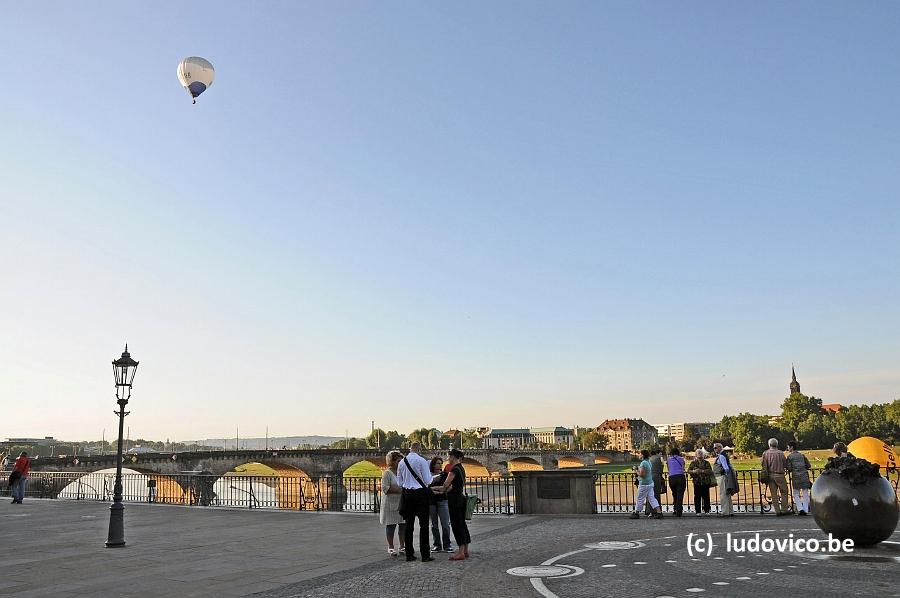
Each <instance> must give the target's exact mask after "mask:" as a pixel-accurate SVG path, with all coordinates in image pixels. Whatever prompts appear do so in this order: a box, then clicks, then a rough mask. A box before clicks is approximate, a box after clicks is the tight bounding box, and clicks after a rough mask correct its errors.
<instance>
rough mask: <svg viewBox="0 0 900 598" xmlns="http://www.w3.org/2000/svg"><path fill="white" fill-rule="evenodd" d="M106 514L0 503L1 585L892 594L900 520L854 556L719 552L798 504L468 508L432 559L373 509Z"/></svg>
mask: <svg viewBox="0 0 900 598" xmlns="http://www.w3.org/2000/svg"><path fill="white" fill-rule="evenodd" d="M108 521H109V508H108V504H105V503H94V502H83V501H79V502H74V501H49V500H46V501H42V500H26V502H25V504H24V505H10V504H9V503H8V502H4V503H0V532H2V534H0V537H2V541H3V546H4V547H5V548H6V550H5V551H4V553H3V557H2V558H0V595H7V594H9V595H14V596H17V597H31V596H34V597H41V598H43V597H45V596H66V597H68V596H102V597H108V596H109V597H112V596H114V597H116V598H120V597H125V596H148V597H149V596H152V597H161V596H178V597H179V598H181V597H185V596H204V597H213V596H214V597H216V598H220V597H227V596H246V595H251V594H256V595H258V596H259V597H260V598H263V597H268V598H288V597H295V596H296V597H303V598H307V597H314V596H323V597H329V596H340V597H341V598H356V597H366V596H378V597H381V596H384V595H386V594H387V595H403V596H423V597H432V596H433V597H436V598H443V597H457V596H460V597H468V596H490V597H491V598H505V597H510V598H511V597H515V598H530V597H534V598H542V597H543V598H570V597H572V598H574V597H581V596H591V597H604V596H616V597H628V596H641V597H643V596H649V597H651V598H655V597H658V596H695V595H697V594H701V593H702V594H703V595H709V596H729V597H730V596H766V597H767V598H774V597H775V596H778V597H779V598H782V597H785V596H788V597H789V596H790V595H791V594H803V595H806V594H810V593H815V594H816V596H817V598H826V597H837V596H850V595H860V596H878V597H879V598H882V597H885V596H898V595H900V533H895V534H894V536H893V537H892V539H891V540H892V543H884V544H883V545H881V546H882V547H881V549H880V550H878V551H859V552H857V553H854V555H853V558H854V559H855V560H847V559H844V560H834V559H831V560H823V559H822V558H821V557H822V556H823V555H809V556H810V557H811V558H804V555H799V554H776V555H770V554H765V553H748V554H728V553H723V552H722V550H723V548H722V544H723V543H724V541H725V538H726V536H725V534H726V533H728V532H730V533H732V535H733V536H734V537H739V536H742V537H743V536H748V535H749V534H750V533H755V532H756V531H759V532H760V533H761V534H762V536H763V537H770V538H786V537H789V534H791V533H793V534H794V536H795V538H801V537H802V538H806V537H816V538H820V537H823V534H822V533H821V532H819V531H818V530H817V529H815V524H814V522H813V520H812V518H811V517H805V518H800V517H784V518H777V519H776V518H775V517H774V516H772V515H766V516H761V515H738V516H737V517H733V518H729V519H717V518H694V517H685V518H680V519H676V518H672V517H667V518H665V519H663V520H662V521H654V520H647V519H641V520H639V521H632V520H629V519H628V518H627V517H626V516H624V515H603V516H584V517H562V516H561V517H522V516H516V517H506V516H476V518H475V520H474V521H473V522H472V533H473V544H472V552H473V558H472V559H470V560H467V561H464V562H451V561H448V560H447V556H448V555H446V554H443V553H439V554H436V555H435V557H436V559H437V560H435V561H434V562H431V563H422V562H421V561H416V562H413V563H407V562H405V560H403V559H402V557H390V556H388V555H387V553H386V550H385V546H384V535H383V533H384V532H383V528H382V527H381V526H380V525H379V524H378V520H377V517H376V516H375V515H372V514H366V515H363V514H345V513H297V512H290V511H255V510H254V511H250V510H247V509H244V510H225V509H205V508H182V507H172V506H163V505H138V504H129V505H127V506H126V511H125V531H126V540H127V541H128V546H126V547H125V548H117V549H107V548H105V547H104V546H103V542H104V540H105V539H106V530H107V525H108ZM690 533H695V534H697V533H700V534H703V535H704V536H701V537H705V534H706V533H709V534H712V536H711V537H712V538H713V543H715V544H716V545H717V546H715V547H714V552H713V554H712V555H709V556H701V555H699V554H694V555H693V556H691V555H689V554H688V553H687V548H686V536H687V534H690ZM602 542H618V543H623V544H600V543H602ZM757 554H759V555H760V556H756V555H757ZM812 557H816V558H812ZM522 567H537V568H535V569H526V570H522V569H519V568H522ZM510 571H512V573H519V574H520V575H514V574H512V573H510ZM726 584H727V585H726Z"/></svg>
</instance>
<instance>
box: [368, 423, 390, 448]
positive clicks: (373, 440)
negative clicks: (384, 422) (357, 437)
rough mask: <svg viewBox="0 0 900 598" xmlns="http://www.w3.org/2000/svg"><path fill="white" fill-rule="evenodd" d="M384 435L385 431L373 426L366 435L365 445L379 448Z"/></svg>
mask: <svg viewBox="0 0 900 598" xmlns="http://www.w3.org/2000/svg"><path fill="white" fill-rule="evenodd" d="M384 437H385V431H384V430H382V429H381V428H375V429H374V430H372V431H371V432H369V435H368V436H366V446H368V447H369V448H381V447H382V442H383V441H384Z"/></svg>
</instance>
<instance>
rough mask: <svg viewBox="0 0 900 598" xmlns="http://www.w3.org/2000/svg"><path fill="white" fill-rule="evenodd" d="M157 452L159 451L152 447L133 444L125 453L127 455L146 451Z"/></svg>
mask: <svg viewBox="0 0 900 598" xmlns="http://www.w3.org/2000/svg"><path fill="white" fill-rule="evenodd" d="M155 452H157V451H156V450H154V449H152V448H150V447H146V446H140V445H138V446H133V447H131V448H130V449H128V450H127V451H125V454H126V455H143V454H145V453H155Z"/></svg>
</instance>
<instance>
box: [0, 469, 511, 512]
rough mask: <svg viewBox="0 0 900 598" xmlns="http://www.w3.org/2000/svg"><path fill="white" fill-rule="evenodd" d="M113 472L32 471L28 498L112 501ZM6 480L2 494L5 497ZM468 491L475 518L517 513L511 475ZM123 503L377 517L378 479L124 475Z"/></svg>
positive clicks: (472, 481)
mask: <svg viewBox="0 0 900 598" xmlns="http://www.w3.org/2000/svg"><path fill="white" fill-rule="evenodd" d="M115 480H116V475H115V474H114V473H87V474H85V473H79V472H49V471H38V472H31V474H29V476H28V482H27V487H26V492H25V496H26V498H53V499H61V500H93V501H107V502H111V501H112V495H113V486H114V484H115ZM6 486H7V480H5V479H4V480H2V481H0V492H2V493H3V494H4V495H8V494H9V490H8V488H7V487H6ZM466 492H467V493H469V494H473V495H476V496H478V498H479V500H480V502H479V503H478V505H477V507H476V509H475V512H476V513H497V514H506V515H509V514H512V513H514V512H515V504H516V501H515V484H514V483H513V481H512V478H511V477H509V476H504V477H470V478H467V479H466ZM122 500H123V501H124V502H130V503H139V502H143V503H159V504H170V505H183V506H204V507H237V508H249V509H292V510H301V511H351V512H364V513H365V512H368V513H377V512H378V511H379V509H380V506H381V478H357V477H343V476H317V477H306V476H259V475H236V474H226V475H223V476H216V475H212V474H202V473H196V474H195V473H182V474H166V475H162V474H144V473H123V474H122Z"/></svg>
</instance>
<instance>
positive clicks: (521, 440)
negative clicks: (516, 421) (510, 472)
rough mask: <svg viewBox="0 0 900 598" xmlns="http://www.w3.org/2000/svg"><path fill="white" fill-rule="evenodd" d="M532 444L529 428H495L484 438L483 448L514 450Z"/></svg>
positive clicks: (482, 440)
mask: <svg viewBox="0 0 900 598" xmlns="http://www.w3.org/2000/svg"><path fill="white" fill-rule="evenodd" d="M526 444H531V433H530V432H529V431H528V428H493V429H491V430H490V432H488V433H487V434H485V435H484V436H482V438H481V446H482V447H484V448H495V449H507V450H508V449H513V448H521V447H523V446H525V445H526Z"/></svg>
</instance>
